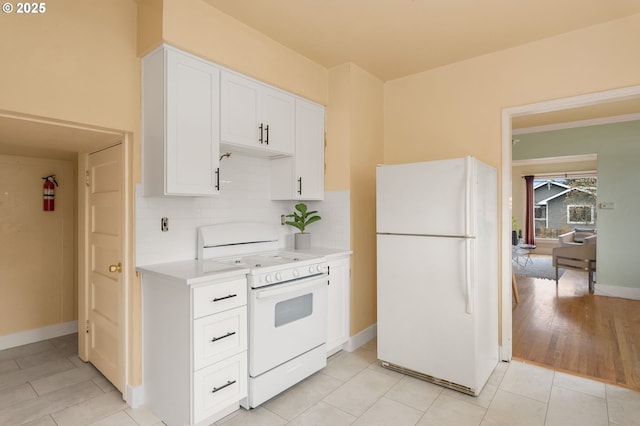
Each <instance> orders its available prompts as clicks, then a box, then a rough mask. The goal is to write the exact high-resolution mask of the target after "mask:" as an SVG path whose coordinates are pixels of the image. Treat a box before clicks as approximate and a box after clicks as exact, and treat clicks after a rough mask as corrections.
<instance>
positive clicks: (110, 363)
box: [85, 145, 125, 392]
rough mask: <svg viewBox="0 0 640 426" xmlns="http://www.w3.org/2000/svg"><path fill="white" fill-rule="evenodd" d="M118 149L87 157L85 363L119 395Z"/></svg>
mask: <svg viewBox="0 0 640 426" xmlns="http://www.w3.org/2000/svg"><path fill="white" fill-rule="evenodd" d="M122 169H123V167H122V145H116V146H113V147H111V148H107V149H104V150H102V151H99V152H96V153H92V154H89V159H88V175H87V185H88V188H87V190H88V191H87V192H88V194H87V202H88V210H89V211H88V217H87V221H88V223H87V230H88V236H87V237H88V253H87V254H88V259H87V268H88V288H87V289H86V292H87V293H86V297H87V298H86V318H87V320H86V326H87V327H86V330H85V332H86V334H87V336H86V338H87V339H86V341H87V358H88V361H89V362H91V363H92V364H93V365H95V366H96V368H98V370H100V371H101V372H102V374H104V376H105V377H106V378H107V379H108V380H109V381H110V382H111V383H113V385H114V386H115V387H117V388H118V389H119V390H120V391H121V392H122V391H123V388H124V365H125V362H124V350H123V348H124V344H125V338H124V325H123V323H124V280H123V274H122V263H123V253H122V252H123V250H122V247H123V244H122V238H123V218H124V208H123V207H124V206H123V204H124V203H123V192H124V191H123V173H122Z"/></svg>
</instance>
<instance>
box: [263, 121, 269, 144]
mask: <svg viewBox="0 0 640 426" xmlns="http://www.w3.org/2000/svg"><path fill="white" fill-rule="evenodd" d="M264 131H265V132H266V133H267V139H265V143H266V144H267V145H269V125H268V124H267V125H266V126H265V127H264Z"/></svg>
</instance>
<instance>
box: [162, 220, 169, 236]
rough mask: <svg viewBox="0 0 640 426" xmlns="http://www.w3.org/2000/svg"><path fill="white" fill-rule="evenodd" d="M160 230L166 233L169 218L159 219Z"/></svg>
mask: <svg viewBox="0 0 640 426" xmlns="http://www.w3.org/2000/svg"><path fill="white" fill-rule="evenodd" d="M160 230H161V231H162V232H167V231H168V230H169V218H168V217H163V218H161V219H160Z"/></svg>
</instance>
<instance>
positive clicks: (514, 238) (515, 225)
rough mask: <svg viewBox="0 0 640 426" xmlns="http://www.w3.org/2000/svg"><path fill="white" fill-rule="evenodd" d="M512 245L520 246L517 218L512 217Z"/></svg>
mask: <svg viewBox="0 0 640 426" xmlns="http://www.w3.org/2000/svg"><path fill="white" fill-rule="evenodd" d="M511 244H512V245H514V246H517V245H518V220H517V219H516V217H515V216H511Z"/></svg>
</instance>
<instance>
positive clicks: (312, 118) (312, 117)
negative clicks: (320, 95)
mask: <svg viewBox="0 0 640 426" xmlns="http://www.w3.org/2000/svg"><path fill="white" fill-rule="evenodd" d="M295 180H296V182H295V185H296V191H295V193H294V196H295V198H296V199H302V200H321V199H323V198H324V108H323V107H322V106H321V105H318V104H314V103H311V102H307V101H304V100H302V99H296V155H295Z"/></svg>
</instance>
